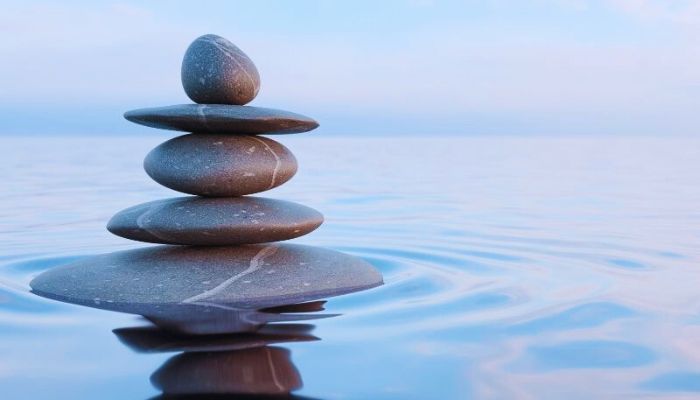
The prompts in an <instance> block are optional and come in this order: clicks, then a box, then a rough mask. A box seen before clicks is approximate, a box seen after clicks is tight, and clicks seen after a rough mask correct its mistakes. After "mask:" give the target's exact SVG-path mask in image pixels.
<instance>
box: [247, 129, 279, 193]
mask: <svg viewBox="0 0 700 400" xmlns="http://www.w3.org/2000/svg"><path fill="white" fill-rule="evenodd" d="M250 138H251V139H253V140H257V141H258V142H260V143H262V145H263V146H265V148H266V149H267V150H268V151H269V152H270V153H272V155H273V156H274V157H275V169H273V170H272V180H271V181H270V186H268V189H272V188H273V187H275V183H277V173H278V172H279V170H280V168H281V167H282V160H280V156H278V155H277V153H275V151H274V150H272V147H270V146H269V145H268V144H267V143H265V141H264V140H262V139H260V138H256V137H255V136H251V137H250Z"/></svg>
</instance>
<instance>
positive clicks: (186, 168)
mask: <svg viewBox="0 0 700 400" xmlns="http://www.w3.org/2000/svg"><path fill="white" fill-rule="evenodd" d="M182 83H183V86H184V88H185V91H186V92H187V94H188V96H189V97H190V98H191V99H192V100H194V101H196V102H198V103H204V102H206V103H212V104H186V105H177V106H170V107H161V108H150V109H141V110H136V111H130V112H127V113H126V114H125V117H126V118H127V119H128V120H130V121H133V122H136V123H139V124H143V125H147V126H151V127H157V128H164V129H172V130H181V131H187V132H194V133H191V134H186V135H183V136H180V137H177V138H175V139H171V140H169V141H167V142H165V143H162V144H161V145H159V146H157V147H156V148H155V149H153V150H152V151H151V152H150V153H149V154H148V156H147V157H146V160H145V162H144V167H145V169H146V172H147V173H148V175H150V176H151V177H152V178H153V179H154V180H155V181H156V182H158V183H160V184H162V185H164V186H166V187H169V188H171V189H174V190H178V191H181V192H184V193H188V194H194V195H196V196H186V197H178V198H172V199H165V200H158V201H153V202H149V203H145V204H141V205H137V206H134V207H131V208H128V209H126V210H123V211H121V212H119V213H117V214H116V215H115V216H114V217H113V218H112V219H111V220H110V221H109V223H108V226H107V229H109V231H110V232H112V233H114V234H116V235H119V236H122V237H125V238H129V239H133V240H139V241H143V242H152V243H163V244H176V245H197V246H208V247H190V246H162V247H150V248H143V249H136V250H128V251H122V252H116V253H111V254H106V255H101V256H97V257H93V258H89V259H85V260H80V261H77V262H75V263H73V264H71V265H68V266H65V267H61V268H56V269H53V270H50V271H47V272H45V273H44V274H42V275H40V276H38V277H37V278H36V279H34V280H33V281H32V282H31V286H32V290H33V292H34V293H36V294H39V295H41V296H45V297H49V298H53V299H57V300H60V301H65V302H69V303H76V304H81V305H86V306H90V307H96V308H103V309H109V310H114V311H122V312H128V313H135V314H141V315H144V316H146V317H147V318H149V319H150V320H151V321H153V322H154V323H156V324H158V325H159V326H161V327H164V328H168V329H171V330H176V331H180V332H184V333H196V334H205V333H222V332H232V331H244V330H252V329H255V328H257V327H259V326H260V325H262V324H264V323H266V322H270V321H269V320H267V319H266V318H265V316H264V315H262V316H261V314H260V313H256V312H255V310H257V309H260V308H266V307H274V306H282V305H288V304H293V303H298V302H304V301H309V300H315V299H319V298H323V297H329V296H334V295H339V294H344V293H350V292H354V291H358V290H363V289H367V288H370V287H374V286H377V285H380V284H381V283H382V278H381V275H380V274H379V272H377V271H376V270H375V269H374V268H373V267H372V266H370V265H368V264H367V263H365V262H363V261H362V260H359V259H357V258H355V257H351V256H348V255H345V254H342V253H339V252H335V251H332V250H327V249H321V248H315V247H309V246H300V245H293V244H261V243H269V242H275V241H280V240H287V239H292V238H296V237H299V236H302V235H304V234H307V233H309V232H311V231H313V230H314V229H316V228H317V227H318V226H319V225H320V224H321V223H322V222H323V216H322V215H321V214H320V213H319V212H317V211H316V210H313V209H311V208H309V207H306V206H303V205H300V204H295V203H291V202H288V201H282V200H273V199H266V198H260V197H252V196H245V195H248V194H252V193H257V192H261V191H265V190H268V189H272V188H274V187H276V186H279V185H281V184H283V183H284V182H286V181H288V180H289V179H291V177H292V176H293V175H294V174H295V172H296V169H297V164H296V159H295V158H294V156H293V155H292V153H291V152H290V151H289V150H288V149H287V148H286V147H284V146H283V145H281V144H280V143H278V142H276V141H273V140H271V139H268V138H264V137H260V136H256V135H258V134H263V133H265V134H282V133H297V132H305V131H309V130H312V129H314V128H316V127H317V126H318V124H317V123H316V122H315V121H314V120H312V119H310V118H307V117H304V116H301V115H297V114H293V113H289V112H285V111H279V110H272V109H265V108H258V107H250V106H243V104H246V103H247V102H249V101H251V100H252V99H253V98H254V97H255V96H256V95H257V92H258V89H259V86H260V80H259V76H258V72H257V70H256V68H255V66H254V65H253V62H252V61H251V60H250V59H249V58H248V57H247V56H246V55H245V54H244V53H243V52H242V51H241V50H240V49H238V48H237V47H236V46H234V45H233V44H232V43H231V42H229V41H228V40H226V39H224V38H221V37H218V36H215V35H205V36H202V37H200V38H198V39H197V40H195V41H194V42H193V43H192V44H191V45H190V47H189V48H188V49H187V52H186V54H185V58H184V60H183V64H182ZM241 196H242V197H241ZM212 246H217V247H212ZM222 246H226V247H222Z"/></svg>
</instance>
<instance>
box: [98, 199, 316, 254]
mask: <svg viewBox="0 0 700 400" xmlns="http://www.w3.org/2000/svg"><path fill="white" fill-rule="evenodd" d="M322 223H323V215H321V213H319V212H318V211H316V210H314V209H313V208H310V207H306V206H303V205H301V204H297V203H292V202H290V201H284V200H274V199H266V198H263V197H219V198H204V197H176V198H171V199H163V200H156V201H151V202H148V203H143V204H139V205H136V206H133V207H130V208H127V209H125V210H122V211H120V212H118V213H117V214H116V215H114V217H112V219H111V220H110V221H109V222H108V223H107V230H109V231H110V232H112V233H113V234H115V235H117V236H121V237H124V238H127V239H132V240H139V241H141V242H150V243H163V244H188V245H200V246H210V245H211V246H227V245H238V244H252V243H267V242H277V241H280V240H288V239H293V238H296V237H299V236H303V235H306V234H307V233H309V232H311V231H313V230H314V229H316V228H318V227H319V226H320V225H321V224H322Z"/></svg>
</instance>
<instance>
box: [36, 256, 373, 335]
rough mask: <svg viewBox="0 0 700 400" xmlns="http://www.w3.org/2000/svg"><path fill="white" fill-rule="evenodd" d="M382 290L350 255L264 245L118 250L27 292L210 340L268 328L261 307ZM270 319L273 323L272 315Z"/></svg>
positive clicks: (46, 278)
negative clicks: (133, 316)
mask: <svg viewBox="0 0 700 400" xmlns="http://www.w3.org/2000/svg"><path fill="white" fill-rule="evenodd" d="M381 284H382V276H381V274H380V273H379V272H378V271H377V270H376V269H375V268H374V267H372V266H371V265H369V264H368V263H366V262H365V261H363V260H361V259H358V258H356V257H353V256H350V255H347V254H343V253H340V252H337V251H333V250H328V249H323V248H318V247H311V246H302V245H293V244H271V245H247V246H231V247H189V246H155V247H147V248H140V249H135V250H126V251H119V252H115V253H110V254H104V255H99V256H95V257H89V258H85V259H82V260H79V261H76V262H73V263H71V264H69V265H66V266H62V267H57V268H53V269H50V270H48V271H46V272H44V273H42V274H41V275H39V276H37V277H36V278H34V280H32V282H31V283H30V286H31V288H32V291H33V292H34V293H35V294H37V295H39V296H43V297H47V298H51V299H55V300H59V301H63V302H67V303H73V304H79V305H84V306H88V307H94V308H100V309H106V310H113V311H120V312H126V313H132V314H140V315H143V316H145V317H146V318H148V319H149V320H151V321H153V322H154V323H156V324H157V325H159V326H161V327H163V328H165V329H169V330H173V331H177V332H183V333H188V334H212V333H226V332H236V331H250V330H255V329H257V328H258V327H259V326H260V325H263V324H265V323H267V322H269V320H268V319H267V317H264V316H261V314H267V313H261V312H258V311H257V310H260V309H264V308H268V307H276V306H282V305H288V304H295V303H301V302H307V301H312V300H318V299H322V298H327V297H331V296H337V295H341V294H346V293H352V292H356V291H360V290H365V289H369V288H372V287H375V286H379V285H381ZM245 312H249V314H246V313H245ZM249 315H252V316H254V318H248V316H249ZM269 315H270V318H271V319H272V320H277V318H278V315H279V314H278V315H275V314H269ZM286 315H287V316H290V317H294V316H295V314H286ZM303 315H304V314H302V316H303Z"/></svg>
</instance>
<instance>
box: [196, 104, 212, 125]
mask: <svg viewBox="0 0 700 400" xmlns="http://www.w3.org/2000/svg"><path fill="white" fill-rule="evenodd" d="M206 108H207V105H206V104H199V105H198V106H197V115H199V119H200V120H202V125H204V127H205V128H207V129H209V124H208V123H207V115H206V114H205V113H204V110H205V109H206Z"/></svg>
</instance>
